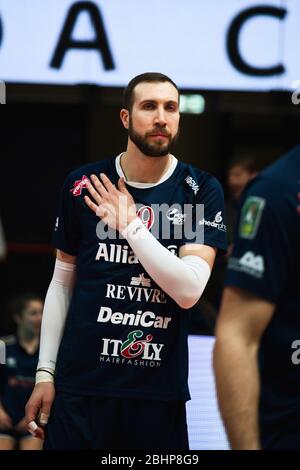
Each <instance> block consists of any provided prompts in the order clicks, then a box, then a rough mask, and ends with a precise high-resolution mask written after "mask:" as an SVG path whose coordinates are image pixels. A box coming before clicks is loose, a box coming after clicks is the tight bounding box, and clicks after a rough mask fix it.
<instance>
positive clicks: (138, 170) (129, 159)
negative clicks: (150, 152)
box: [120, 146, 172, 183]
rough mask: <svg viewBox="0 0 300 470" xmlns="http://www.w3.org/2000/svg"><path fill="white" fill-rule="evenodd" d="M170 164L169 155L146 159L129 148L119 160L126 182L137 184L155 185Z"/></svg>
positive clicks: (145, 156) (136, 150) (138, 152)
mask: <svg viewBox="0 0 300 470" xmlns="http://www.w3.org/2000/svg"><path fill="white" fill-rule="evenodd" d="M171 163H172V157H171V155H170V154H167V155H164V156H163V157H148V156H147V155H144V154H143V153H142V152H140V151H139V150H138V149H134V148H130V146H128V148H127V151H126V152H124V153H123V154H122V155H121V159H120V164H121V167H122V170H123V173H124V175H125V177H126V180H127V181H135V182H138V183H157V182H158V181H159V180H160V179H161V178H162V177H163V175H164V174H165V173H166V172H167V171H168V169H169V168H170V166H171Z"/></svg>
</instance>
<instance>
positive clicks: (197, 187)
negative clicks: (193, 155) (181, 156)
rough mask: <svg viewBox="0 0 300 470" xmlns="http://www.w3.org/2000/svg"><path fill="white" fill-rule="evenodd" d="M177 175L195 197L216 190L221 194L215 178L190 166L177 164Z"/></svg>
mask: <svg viewBox="0 0 300 470" xmlns="http://www.w3.org/2000/svg"><path fill="white" fill-rule="evenodd" d="M178 173H179V176H180V177H181V179H182V180H183V181H184V183H185V184H186V185H187V186H188V187H189V188H190V189H191V191H193V192H194V194H195V195H200V194H203V193H207V192H208V191H209V190H217V191H220V192H221V193H223V188H222V186H221V184H220V182H219V181H218V179H217V178H216V177H215V176H213V175H211V174H210V173H208V172H207V171H205V170H202V169H200V168H198V167H196V166H194V165H192V164H189V163H184V162H179V172H178Z"/></svg>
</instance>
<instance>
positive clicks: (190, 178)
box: [184, 176, 199, 195]
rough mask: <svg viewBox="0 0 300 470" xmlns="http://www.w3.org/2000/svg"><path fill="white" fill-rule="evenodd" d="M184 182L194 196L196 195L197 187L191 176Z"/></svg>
mask: <svg viewBox="0 0 300 470" xmlns="http://www.w3.org/2000/svg"><path fill="white" fill-rule="evenodd" d="M184 181H185V182H186V183H187V184H188V185H189V186H190V188H192V190H193V192H194V194H195V195H196V194H197V192H198V191H199V186H198V184H197V183H196V181H195V180H194V179H193V178H192V177H191V176H187V177H186V178H185V180H184Z"/></svg>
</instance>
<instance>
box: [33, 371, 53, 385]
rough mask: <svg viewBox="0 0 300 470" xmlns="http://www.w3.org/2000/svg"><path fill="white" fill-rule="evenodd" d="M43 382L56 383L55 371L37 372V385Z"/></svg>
mask: <svg viewBox="0 0 300 470" xmlns="http://www.w3.org/2000/svg"><path fill="white" fill-rule="evenodd" d="M41 382H51V383H54V370H53V369H51V370H49V371H47V369H43V370H37V372H36V375H35V383H36V384H39V383H41Z"/></svg>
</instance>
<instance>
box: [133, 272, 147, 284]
mask: <svg viewBox="0 0 300 470" xmlns="http://www.w3.org/2000/svg"><path fill="white" fill-rule="evenodd" d="M130 285H131V286H143V287H150V286H151V279H150V278H147V277H145V274H144V273H142V274H140V275H139V276H137V277H134V276H133V277H132V278H131V281H130Z"/></svg>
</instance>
